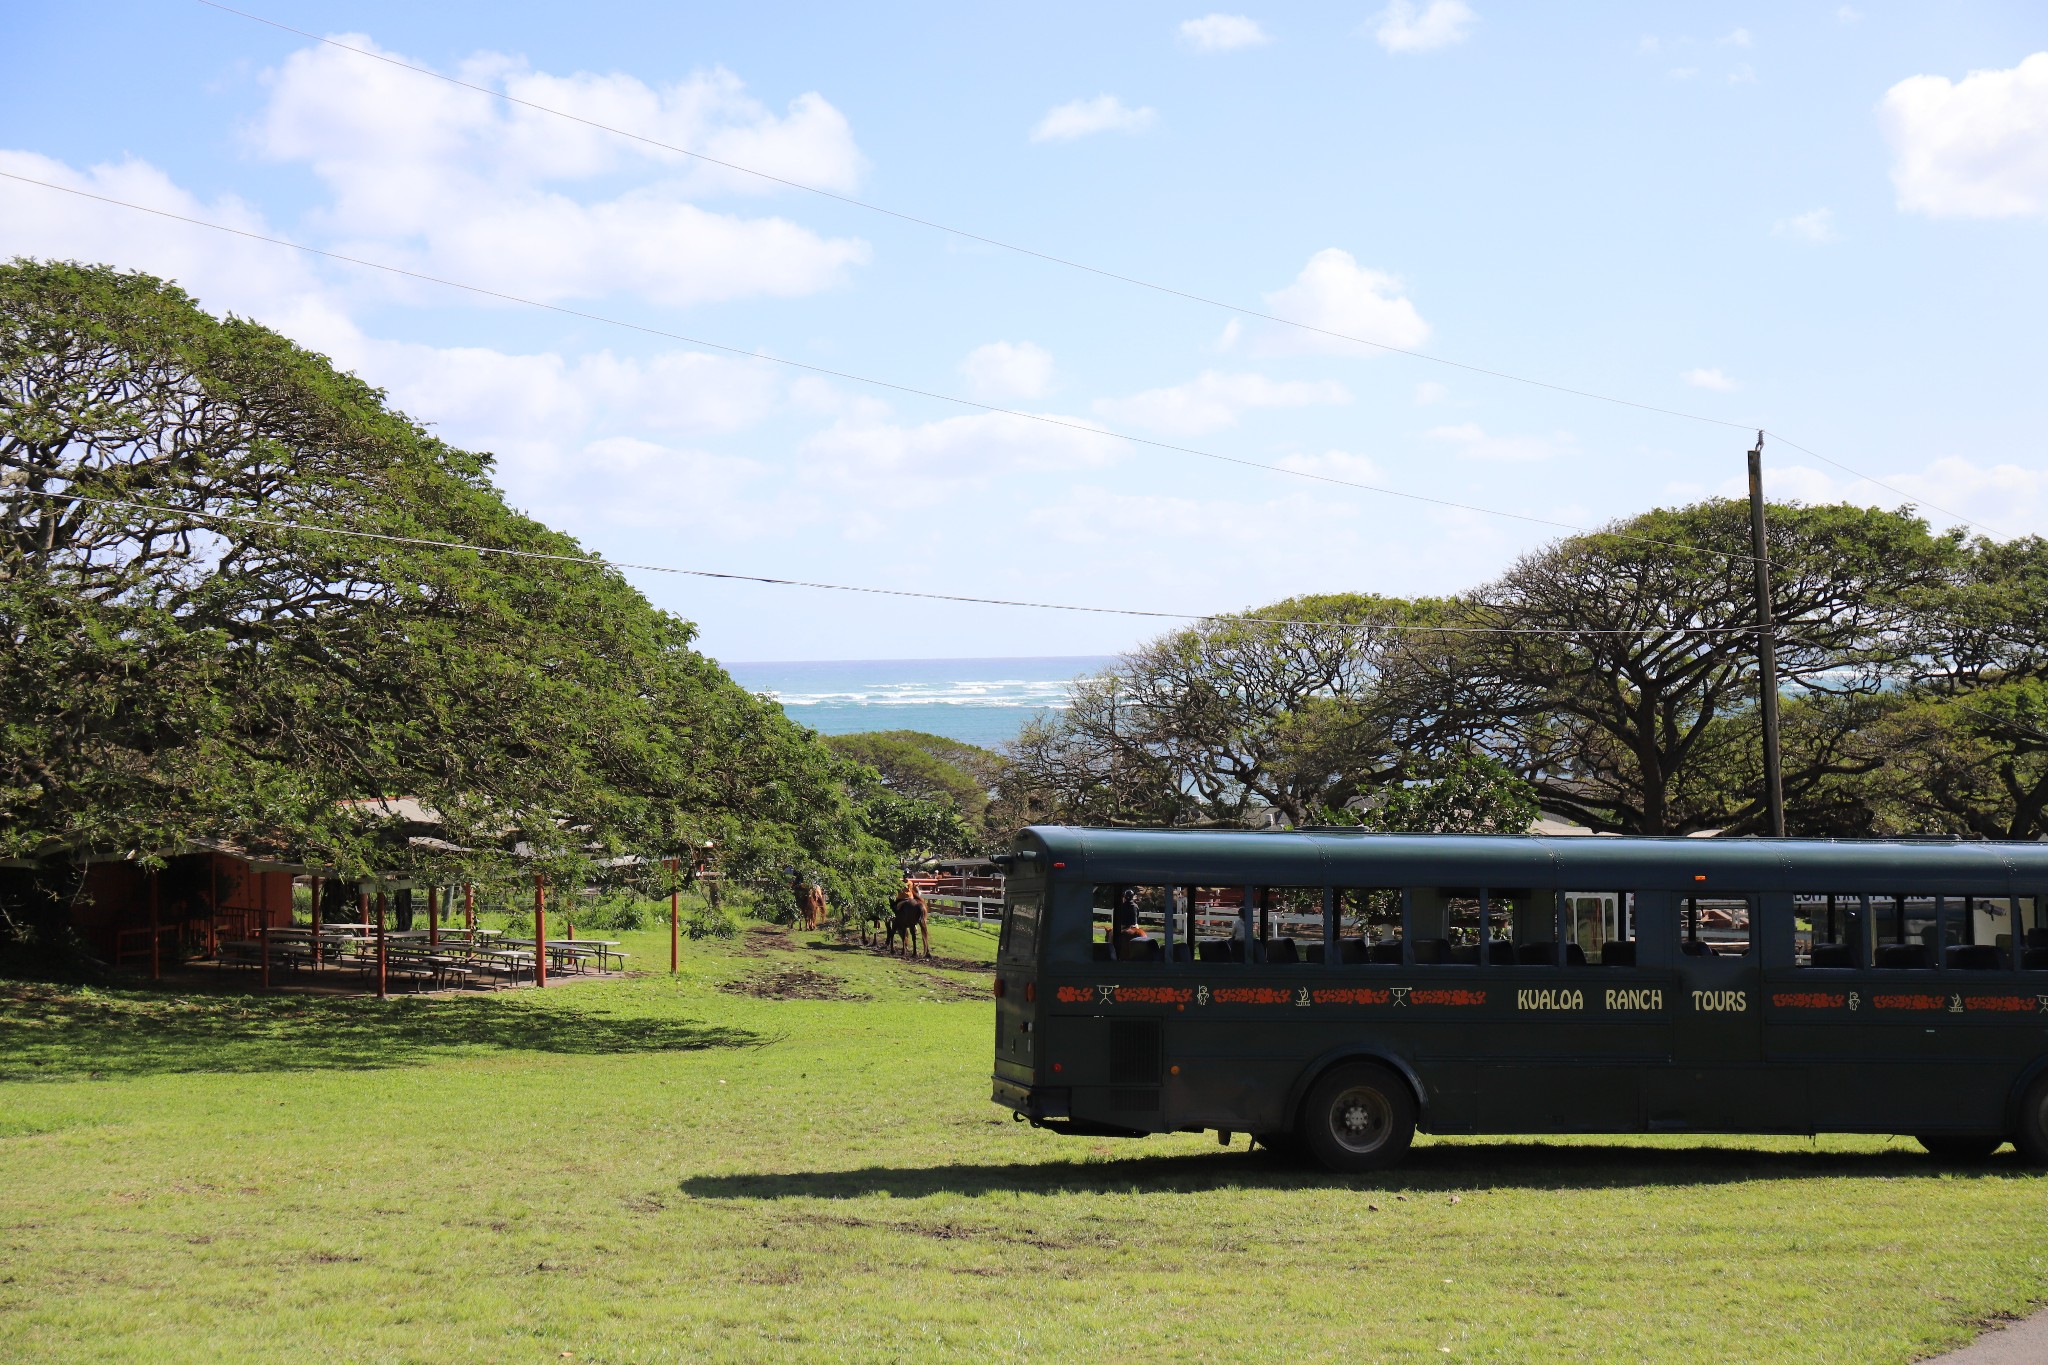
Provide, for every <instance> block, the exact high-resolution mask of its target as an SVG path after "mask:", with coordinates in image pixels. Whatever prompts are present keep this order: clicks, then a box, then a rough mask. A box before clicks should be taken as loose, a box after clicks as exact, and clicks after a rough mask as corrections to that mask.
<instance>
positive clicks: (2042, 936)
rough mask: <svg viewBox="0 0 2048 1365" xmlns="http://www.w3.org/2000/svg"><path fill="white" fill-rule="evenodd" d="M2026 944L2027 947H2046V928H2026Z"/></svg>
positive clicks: (2047, 934) (2047, 930)
mask: <svg viewBox="0 0 2048 1365" xmlns="http://www.w3.org/2000/svg"><path fill="white" fill-rule="evenodd" d="M2027 946H2028V947H2029V948H2048V929H2029V930H2027Z"/></svg>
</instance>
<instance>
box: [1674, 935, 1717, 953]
mask: <svg viewBox="0 0 2048 1365" xmlns="http://www.w3.org/2000/svg"><path fill="white" fill-rule="evenodd" d="M1678 951H1679V952H1681V953H1684V954H1685V955H1686V956H1687V957H1712V956H1713V955H1714V950H1713V949H1712V948H1709V947H1708V946H1707V945H1706V944H1705V943H1703V942H1701V941H1700V940H1699V939H1696V938H1689V939H1687V940H1685V941H1684V942H1683V943H1681V944H1679V945H1678Z"/></svg>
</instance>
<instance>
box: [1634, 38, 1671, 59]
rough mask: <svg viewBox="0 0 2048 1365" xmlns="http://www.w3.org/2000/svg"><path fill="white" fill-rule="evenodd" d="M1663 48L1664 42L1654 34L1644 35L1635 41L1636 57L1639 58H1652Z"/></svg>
mask: <svg viewBox="0 0 2048 1365" xmlns="http://www.w3.org/2000/svg"><path fill="white" fill-rule="evenodd" d="M1663 48H1664V40H1663V39H1661V38H1659V37H1658V36H1657V35H1656V34H1654V33H1645V34H1644V35H1643V36H1642V37H1641V38H1638V39H1637V40H1636V55H1638V56H1641V57H1649V56H1654V55H1655V54H1656V53H1658V52H1660V51H1662V50H1663Z"/></svg>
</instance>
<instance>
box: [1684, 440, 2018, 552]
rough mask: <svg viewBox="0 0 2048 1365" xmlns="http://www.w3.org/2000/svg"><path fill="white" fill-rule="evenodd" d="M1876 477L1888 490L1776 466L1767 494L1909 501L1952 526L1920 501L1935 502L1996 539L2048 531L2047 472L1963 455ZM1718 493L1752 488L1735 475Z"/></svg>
mask: <svg viewBox="0 0 2048 1365" xmlns="http://www.w3.org/2000/svg"><path fill="white" fill-rule="evenodd" d="M1878 477H1881V478H1882V479H1883V480H1884V482H1885V484H1888V485H1890V487H1884V486H1881V485H1879V484H1877V483H1875V482H1873V481H1872V480H1870V479H1864V478H1856V477H1850V476H1845V475H1843V474H1842V473H1840V472H1839V471H1832V470H1825V469H1814V468H1811V467H1809V466H1806V465H1773V466H1768V467H1767V468H1766V470H1765V473H1764V491H1765V492H1766V493H1767V494H1768V495H1769V496H1770V497H1771V498H1772V499H1773V500H1774V501H1775V500H1796V501H1799V502H1804V503H1829V502H1846V503H1851V504H1854V505H1857V506H1863V507H1897V506H1898V505H1899V504H1900V503H1901V502H1902V501H1910V502H1913V503H1914V504H1915V505H1916V506H1918V508H1919V509H1920V513H1921V515H1923V516H1925V517H1926V518H1927V519H1928V520H1929V521H1930V522H1932V523H1934V524H1935V525H1937V526H1950V525H1954V524H1955V517H1953V516H1950V515H1948V514H1946V513H1944V512H1940V511H1937V510H1935V508H1934V507H1933V506H1932V505H1930V503H1929V502H1927V501H1922V500H1923V499H1931V500H1932V502H1935V503H1939V504H1941V506H1942V507H1944V508H1947V509H1949V510H1950V511H1951V512H1953V513H1956V514H1958V515H1960V516H1963V517H1966V518H1968V519H1969V520H1970V521H1972V522H1974V523H1975V524H1976V525H1977V526H1979V527H1981V528H1982V529H1984V530H1987V531H1989V532H1991V533H1993V534H1994V535H1998V536H2009V535H2017V534H2021V533H2024V532H2032V533H2036V534H2039V533H2041V532H2043V531H2048V469H2040V468H2034V469H2029V468H2027V467H2026V466H2024V465H2017V464H2011V463H2002V464H1978V463H1976V462H1975V461H1973V460H1969V459H1965V458H1964V457H1962V456H1960V455H1945V456H1942V457H1940V458H1938V459H1936V460H1934V461H1932V462H1930V463H1929V464H1928V465H1927V466H1926V467H1925V468H1922V469H1917V470H1906V471H1901V472H1893V471H1890V470H1886V471H1884V472H1882V473H1881V474H1880V475H1879V476H1878ZM1715 491H1716V492H1718V493H1719V494H1720V495H1721V496H1723V497H1741V496H1744V495H1745V494H1746V493H1747V492H1748V485H1747V484H1746V483H1745V482H1744V480H1743V479H1742V477H1741V476H1739V475H1737V476H1735V477H1732V478H1730V479H1728V480H1727V481H1726V482H1724V483H1723V484H1722V485H1721V486H1720V487H1719V488H1718V489H1716V490H1715Z"/></svg>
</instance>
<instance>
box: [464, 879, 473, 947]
mask: <svg viewBox="0 0 2048 1365" xmlns="http://www.w3.org/2000/svg"><path fill="white" fill-rule="evenodd" d="M462 927H463V928H465V929H467V930H469V936H470V937H471V938H475V937H476V883H475V882H464V883H463V884H462Z"/></svg>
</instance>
